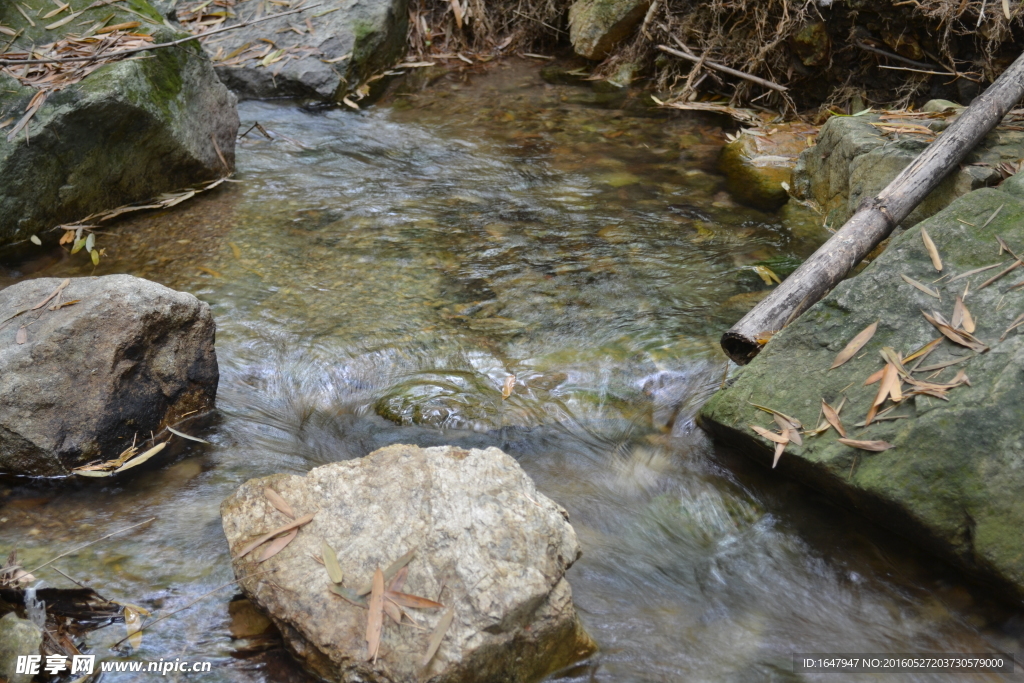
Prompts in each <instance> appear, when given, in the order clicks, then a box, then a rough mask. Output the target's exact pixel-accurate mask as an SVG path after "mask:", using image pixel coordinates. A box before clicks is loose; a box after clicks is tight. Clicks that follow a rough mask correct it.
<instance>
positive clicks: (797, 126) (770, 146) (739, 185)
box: [718, 123, 818, 211]
mask: <svg viewBox="0 0 1024 683" xmlns="http://www.w3.org/2000/svg"><path fill="white" fill-rule="evenodd" d="M817 132H818V129H817V128H815V127H814V126H808V125H806V124H802V123H790V124H782V125H778V126H773V127H772V128H770V129H768V130H762V129H758V130H746V129H745V130H743V131H742V132H741V133H740V135H739V137H737V138H736V139H735V140H733V141H732V142H730V143H729V144H727V145H726V146H725V147H723V148H722V154H721V156H720V157H719V159H718V168H719V170H720V171H721V172H722V173H723V174H725V178H726V186H727V187H728V189H729V192H731V193H732V194H733V195H734V196H735V197H736V198H737V199H739V200H740V201H742V202H743V203H745V204H750V205H751V206H754V207H756V208H759V209H766V210H769V211H773V210H775V209H778V208H779V207H780V206H782V205H783V204H785V203H786V201H787V200H788V199H789V193H788V192H787V191H786V189H785V187H784V186H783V183H785V184H786V185H790V184H791V183H792V179H793V167H794V166H796V162H797V159H798V157H799V156H800V153H801V152H803V151H804V150H805V149H807V146H808V144H809V141H810V140H811V139H813V137H814V135H815V134H816V133H817Z"/></svg>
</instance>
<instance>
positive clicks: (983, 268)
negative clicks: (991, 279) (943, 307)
mask: <svg viewBox="0 0 1024 683" xmlns="http://www.w3.org/2000/svg"><path fill="white" fill-rule="evenodd" d="M1005 265H1006V261H1002V262H1001V263H993V264H992V265H989V266H982V267H981V268H975V269H974V270H969V271H967V272H966V273H961V274H960V275H957V276H956V277H954V278H952V279H950V281H949V284H953V283H954V282H956V281H957V280H962V279H963V278H965V277H970V276H972V275H977V274H978V273H984V272H985V271H986V270H992V269H993V268H999V267H1001V266H1005Z"/></svg>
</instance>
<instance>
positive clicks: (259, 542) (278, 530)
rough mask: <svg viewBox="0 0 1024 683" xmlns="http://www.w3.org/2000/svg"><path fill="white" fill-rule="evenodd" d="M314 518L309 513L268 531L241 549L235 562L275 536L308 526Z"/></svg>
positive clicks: (312, 514)
mask: <svg viewBox="0 0 1024 683" xmlns="http://www.w3.org/2000/svg"><path fill="white" fill-rule="evenodd" d="M315 516H316V513H315V512H311V513H309V514H308V515H303V516H302V517H299V518H298V519H296V520H295V521H294V522H289V523H288V524H285V525H284V526H280V527H278V528H276V529H274V530H273V531H270V532H268V533H265V534H263V535H262V536H260V537H259V538H257V539H256V540H255V541H253V542H252V543H249V544H248V545H246V546H245V547H244V548H242V551H241V552H240V553H238V555H236V556H235V559H236V560H240V559H242V558H243V557H245V556H246V555H248V554H249V553H251V552H252V551H253V550H255V549H256V548H258V547H260V546H261V545H263V544H264V543H266V542H267V541H269V540H270V539H272V538H274V537H275V536H280V535H281V534H283V533H284V532H286V531H291V530H292V529H298V528H299V527H301V526H304V525H306V524H309V523H310V521H312V519H313V517H315Z"/></svg>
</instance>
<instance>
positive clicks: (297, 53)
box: [204, 0, 409, 102]
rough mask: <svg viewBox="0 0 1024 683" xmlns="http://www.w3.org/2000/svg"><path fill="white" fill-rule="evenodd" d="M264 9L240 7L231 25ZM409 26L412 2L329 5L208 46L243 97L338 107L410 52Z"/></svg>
mask: <svg viewBox="0 0 1024 683" xmlns="http://www.w3.org/2000/svg"><path fill="white" fill-rule="evenodd" d="M261 5H262V3H255V2H252V3H245V4H239V5H238V6H237V7H236V9H235V11H236V13H237V15H236V16H235V17H234V18H232V19H230V20H228V22H227V24H226V25H231V24H238V23H241V22H243V21H246V20H249V19H253V18H257V17H258V16H265V14H269V13H270V12H269V11H268V12H266V13H265V14H264V13H262V10H261ZM272 7H273V6H272ZM307 22H308V23H307ZM408 24H409V7H408V0H358V1H357V2H353V1H352V0H324V1H323V2H320V3H318V6H317V7H316V8H314V9H311V10H309V11H308V12H302V13H299V14H291V15H288V16H286V17H281V18H280V19H273V20H270V21H264V22H262V23H259V24H255V25H252V26H248V27H245V28H240V29H237V30H234V31H228V32H227V33H225V34H224V35H223V36H222V37H219V38H213V39H211V40H209V41H207V42H205V43H204V45H205V47H206V49H207V50H208V51H209V52H210V54H211V55H212V56H214V57H215V58H217V59H216V61H215V65H216V68H217V75H218V76H220V78H221V80H222V81H224V83H226V84H227V85H228V87H230V88H231V89H232V90H234V91H235V92H236V93H238V94H239V95H240V96H242V97H246V98H268V97H308V98H313V99H318V100H323V101H327V102H338V101H341V99H342V98H343V97H345V95H346V94H349V93H351V92H353V91H354V90H356V89H357V88H358V87H359V86H360V85H362V84H363V82H365V81H366V80H367V79H368V78H370V77H371V76H374V75H376V74H379V73H381V72H383V71H386V70H387V69H388V68H389V67H391V66H392V65H394V64H395V63H396V62H397V61H398V60H400V59H401V58H402V57H403V56H404V55H405V52H406V32H407V30H408ZM310 27H312V31H310Z"/></svg>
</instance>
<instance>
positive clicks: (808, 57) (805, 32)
mask: <svg viewBox="0 0 1024 683" xmlns="http://www.w3.org/2000/svg"><path fill="white" fill-rule="evenodd" d="M792 43H793V51H794V52H795V53H796V54H797V56H798V57H800V61H801V62H803V64H804V66H820V65H822V64H825V63H826V62H827V61H828V57H829V53H830V52H831V48H832V43H831V41H830V40H829V37H828V30H827V29H826V28H825V22H823V21H817V22H812V23H810V24H807V25H806V26H804V27H803V28H801V29H800V30H799V31H797V32H796V33H795V34H793V38H792Z"/></svg>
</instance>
